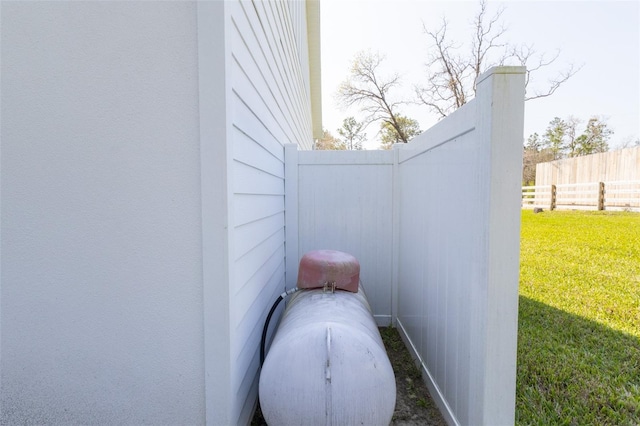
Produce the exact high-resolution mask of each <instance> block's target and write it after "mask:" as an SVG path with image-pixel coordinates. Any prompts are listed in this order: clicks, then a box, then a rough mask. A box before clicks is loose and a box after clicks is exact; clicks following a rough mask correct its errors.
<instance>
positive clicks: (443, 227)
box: [396, 67, 524, 424]
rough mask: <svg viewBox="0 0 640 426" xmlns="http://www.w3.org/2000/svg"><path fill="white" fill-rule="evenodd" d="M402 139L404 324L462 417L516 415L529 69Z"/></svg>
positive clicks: (494, 80) (487, 419)
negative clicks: (520, 205) (526, 76)
mask: <svg viewBox="0 0 640 426" xmlns="http://www.w3.org/2000/svg"><path fill="white" fill-rule="evenodd" d="M499 70H500V72H495V73H493V72H492V71H494V70H492V71H490V72H488V73H487V74H485V75H483V77H481V78H480V79H479V82H478V94H477V97H476V99H474V100H473V101H471V102H470V103H468V104H467V105H465V106H463V107H462V108H460V109H459V110H457V111H456V112H455V113H453V114H451V115H450V116H449V117H447V118H446V119H444V120H442V121H441V122H440V123H438V124H437V125H436V126H434V127H433V128H432V129H430V130H428V131H427V132H425V133H423V134H422V135H420V136H418V137H417V138H416V139H414V140H413V141H412V142H411V143H410V144H408V145H406V146H400V147H399V148H398V150H399V155H398V184H397V187H396V188H397V190H396V200H397V201H396V202H397V204H398V208H397V210H398V211H399V216H398V217H399V231H398V232H399V237H398V239H397V241H398V246H399V254H398V268H397V273H398V318H397V323H398V328H399V329H400V330H401V333H402V334H404V336H405V337H406V338H407V340H408V341H409V344H410V346H411V347H412V348H413V350H414V351H415V353H416V354H417V356H418V357H419V359H420V362H421V364H422V367H423V371H424V373H425V375H426V376H427V377H428V382H429V384H430V388H431V391H432V395H436V401H437V402H438V403H439V404H440V408H441V409H442V411H443V412H444V413H445V416H448V417H449V420H450V423H458V424H512V423H513V422H514V412H515V374H516V369H515V362H516V339H517V315H518V314H517V303H518V302H517V298H518V260H519V256H518V253H519V250H518V248H519V229H520V222H519V215H518V209H519V208H518V197H519V192H520V189H519V182H518V181H519V176H520V172H521V170H520V166H521V160H522V147H521V145H520V144H519V143H513V141H519V140H521V138H522V123H523V117H524V102H523V98H524V75H523V74H522V73H523V72H524V69H523V68H510V67H507V68H502V69H499Z"/></svg>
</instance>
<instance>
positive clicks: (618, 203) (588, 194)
mask: <svg viewBox="0 0 640 426" xmlns="http://www.w3.org/2000/svg"><path fill="white" fill-rule="evenodd" d="M522 208H531V209H533V208H543V209H549V210H556V209H576V210H630V211H640V181H614V182H588V183H571V184H558V185H538V186H523V187H522Z"/></svg>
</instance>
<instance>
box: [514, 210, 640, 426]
mask: <svg viewBox="0 0 640 426" xmlns="http://www.w3.org/2000/svg"><path fill="white" fill-rule="evenodd" d="M519 315H520V317H519V333H518V378H517V392H516V393H517V395H516V401H517V402H516V422H517V423H518V424H523V425H524V424H539V425H543V424H544V425H547V424H566V425H606V424H610V425H639V424H640V214H638V213H610V212H570V211H554V212H548V211H545V212H543V213H540V214H534V213H533V212H531V211H523V212H522V239H521V255H520V311H519Z"/></svg>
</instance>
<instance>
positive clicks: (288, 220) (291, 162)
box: [284, 143, 300, 289]
mask: <svg viewBox="0 0 640 426" xmlns="http://www.w3.org/2000/svg"><path fill="white" fill-rule="evenodd" d="M284 206H285V209H284V210H285V212H284V220H285V227H284V235H285V238H284V239H285V285H286V288H287V289H290V288H293V287H295V286H296V280H297V277H298V274H297V271H298V260H299V259H300V258H299V257H298V145H296V144H294V143H289V144H285V145H284Z"/></svg>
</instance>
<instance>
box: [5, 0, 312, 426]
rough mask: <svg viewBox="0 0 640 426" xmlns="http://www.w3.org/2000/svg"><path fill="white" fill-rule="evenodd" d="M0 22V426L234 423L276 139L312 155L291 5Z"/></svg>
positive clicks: (267, 265) (275, 229) (240, 409)
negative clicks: (24, 425) (18, 425)
mask: <svg viewBox="0 0 640 426" xmlns="http://www.w3.org/2000/svg"><path fill="white" fill-rule="evenodd" d="M1 19H2V69H1V71H2V87H1V89H2V127H1V132H2V146H1V154H2V155H1V165H0V173H1V179H0V191H1V201H2V204H1V206H2V212H1V218H2V220H1V228H0V232H1V233H0V235H1V236H2V240H1V253H0V254H1V257H0V258H1V260H2V261H1V269H0V271H1V280H0V329H1V334H0V378H1V383H0V386H1V388H2V399H1V406H0V408H1V409H2V413H1V415H0V419H1V423H2V424H15V423H24V422H27V423H28V422H33V423H83V424H85V423H86V424H91V423H98V424H202V423H204V422H206V423H207V424H214V425H216V424H223V425H224V424H243V423H246V422H248V420H249V419H250V416H251V415H252V411H253V408H254V407H255V403H256V396H257V372H258V349H259V341H260V332H261V328H262V324H263V322H264V319H265V317H266V313H267V311H268V309H269V306H270V304H271V303H272V301H273V300H274V299H275V297H276V296H277V295H278V294H279V293H280V292H281V291H282V290H283V289H284V285H285V284H284V283H285V261H286V260H285V247H284V241H285V237H284V234H285V230H284V216H285V212H284V205H285V201H284V199H285V194H284V185H285V181H284V179H285V178H284V145H285V144H291V143H295V144H298V145H300V147H301V148H302V149H305V148H307V149H308V148H310V147H311V145H312V123H311V122H312V117H311V106H310V103H311V101H310V93H309V92H310V87H311V84H310V79H309V66H308V64H307V63H306V61H308V56H309V55H308V52H307V50H308V46H307V37H306V31H307V30H306V28H307V25H306V19H307V13H306V3H305V2H299V1H293V2H255V3H253V2H249V1H226V2H221V1H214V2H200V3H190V2H180V1H177V2H135V3H134V2H51V3H47V2H41V3H26V2H2V11H1ZM293 262H294V263H297V258H296V259H293Z"/></svg>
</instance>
